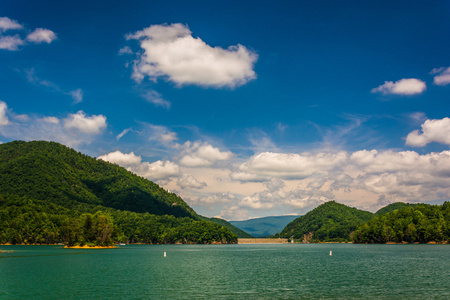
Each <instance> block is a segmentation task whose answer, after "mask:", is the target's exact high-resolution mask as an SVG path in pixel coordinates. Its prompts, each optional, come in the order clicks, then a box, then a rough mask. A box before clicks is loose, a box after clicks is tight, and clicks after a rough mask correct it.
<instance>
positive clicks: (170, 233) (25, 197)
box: [0, 141, 237, 246]
mask: <svg viewBox="0 0 450 300" xmlns="http://www.w3.org/2000/svg"><path fill="white" fill-rule="evenodd" d="M61 242H62V243H65V244H66V245H86V244H87V245H96V246H109V245H112V244H114V243H116V242H127V243H151V244H155V243H157V244H162V243H188V244H192V243H194V244H195V243H199V244H205V243H236V242H237V237H236V235H235V234H233V233H232V232H231V231H230V230H229V229H228V228H225V227H223V226H222V225H219V224H217V223H213V222H210V221H208V220H205V219H203V218H201V217H200V216H198V215H197V214H196V213H195V212H194V210H193V209H192V208H190V207H189V206H188V205H187V204H186V203H185V202H184V201H183V200H182V199H181V198H180V197H178V196H177V195H175V194H172V193H169V192H167V191H166V190H164V189H163V188H161V187H159V186H158V185H157V184H155V183H153V182H151V181H149V180H147V179H144V178H141V177H139V176H137V175H135V174H132V173H131V172H128V171H127V170H125V169H124V168H122V167H119V166H117V165H113V164H111V163H108V162H104V161H102V160H97V159H95V158H91V157H89V156H86V155H83V154H81V153H78V152H76V151H74V150H73V149H70V148H67V147H65V146H63V145H60V144H57V143H53V142H21V141H16V142H11V143H7V144H1V145H0V244H1V243H11V244H54V243H61Z"/></svg>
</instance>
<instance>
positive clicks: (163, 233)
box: [0, 195, 237, 246]
mask: <svg viewBox="0 0 450 300" xmlns="http://www.w3.org/2000/svg"><path fill="white" fill-rule="evenodd" d="M81 207H82V208H84V211H83V210H81V211H80V210H73V209H67V208H64V207H62V206H59V205H56V204H54V203H45V202H43V201H39V200H34V199H30V198H28V197H19V196H5V195H3V196H2V195H0V220H1V221H0V244H6V243H10V244H57V243H63V244H65V245H68V246H75V245H80V246H82V245H89V246H110V245H114V244H115V243H119V242H123V243H145V244H172V243H187V244H210V243H236V242H237V237H236V235H234V234H233V233H232V232H231V231H229V230H228V229H226V228H224V227H222V226H220V225H219V224H215V223H212V222H208V221H203V220H195V219H192V218H188V217H184V218H181V217H178V218H177V217H174V216H171V215H162V216H158V215H153V214H149V213H135V212H130V211H120V210H114V209H110V208H106V207H97V208H89V207H87V206H85V207H83V206H81ZM86 208H88V210H87V211H86ZM99 209H101V210H99Z"/></svg>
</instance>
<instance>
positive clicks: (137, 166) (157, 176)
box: [98, 151, 180, 181]
mask: <svg viewBox="0 0 450 300" xmlns="http://www.w3.org/2000/svg"><path fill="white" fill-rule="evenodd" d="M98 159H102V160H104V161H108V162H111V163H115V164H118V165H119V166H122V167H124V168H126V169H127V170H128V171H131V172H133V173H135V174H137V175H139V176H142V177H145V178H147V179H149V180H152V181H165V180H170V179H171V178H172V177H178V176H179V175H180V169H179V167H178V165H177V164H174V163H173V162H170V161H161V160H158V161H155V162H153V163H149V162H142V158H141V157H140V156H137V155H135V154H134V153H133V152H131V153H129V154H126V153H122V152H120V151H115V152H111V153H108V154H105V155H102V156H99V157H98Z"/></svg>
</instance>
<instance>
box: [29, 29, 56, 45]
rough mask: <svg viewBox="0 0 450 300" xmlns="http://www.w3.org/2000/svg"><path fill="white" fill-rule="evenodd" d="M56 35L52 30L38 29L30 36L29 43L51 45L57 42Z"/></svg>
mask: <svg viewBox="0 0 450 300" xmlns="http://www.w3.org/2000/svg"><path fill="white" fill-rule="evenodd" d="M56 38H57V37H56V34H55V33H54V32H53V31H51V30H50V29H45V28H36V29H35V30H34V31H33V32H31V33H30V34H28V36H27V41H30V42H32V43H35V44H40V43H44V42H45V43H47V44H50V43H51V42H53V41H54V40H56Z"/></svg>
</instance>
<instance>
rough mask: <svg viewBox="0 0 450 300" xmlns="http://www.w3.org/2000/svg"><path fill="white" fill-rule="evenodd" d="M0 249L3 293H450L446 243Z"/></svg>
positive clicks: (327, 295) (88, 295) (263, 296)
mask: <svg viewBox="0 0 450 300" xmlns="http://www.w3.org/2000/svg"><path fill="white" fill-rule="evenodd" d="M0 248H1V249H3V250H14V253H0V298H1V299H30V298H31V299H299V298H303V299H320V298H322V299H330V298H332V299H360V298H364V299H370V298H374V299H380V298H382V299H411V298H417V299H425V298H426V299H450V288H449V286H450V271H449V270H450V245H352V244H294V245H291V244H282V245H280V244H278V245H268V244H261V245H127V246H122V247H120V248H119V249H95V250H94V249H92V250H83V249H63V248H62V247H61V246H1V247H0ZM330 250H332V251H333V255H332V256H330V255H329V253H330ZM164 252H166V253H167V257H165V258H164V256H163V254H164Z"/></svg>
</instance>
